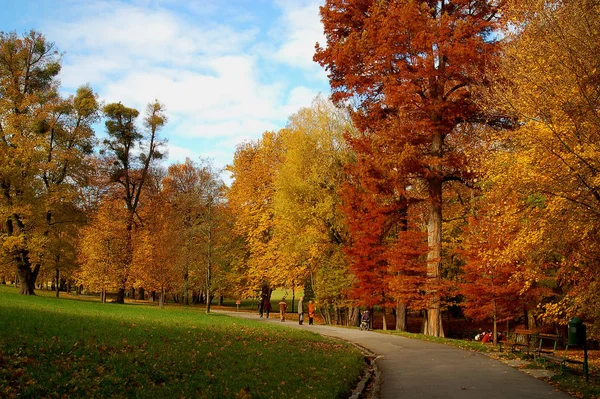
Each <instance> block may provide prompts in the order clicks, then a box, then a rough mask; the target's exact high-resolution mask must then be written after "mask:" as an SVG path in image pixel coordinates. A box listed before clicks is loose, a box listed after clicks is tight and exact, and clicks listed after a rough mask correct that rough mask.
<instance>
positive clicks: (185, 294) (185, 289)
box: [182, 271, 190, 306]
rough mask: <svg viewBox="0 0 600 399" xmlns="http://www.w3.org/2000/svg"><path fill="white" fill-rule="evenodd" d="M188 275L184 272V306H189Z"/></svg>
mask: <svg viewBox="0 0 600 399" xmlns="http://www.w3.org/2000/svg"><path fill="white" fill-rule="evenodd" d="M189 278H190V277H189V274H188V272H187V271H186V272H185V275H184V276H183V294H182V295H183V304H184V305H186V306H187V305H189V304H190V297H189Z"/></svg>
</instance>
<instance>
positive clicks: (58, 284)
mask: <svg viewBox="0 0 600 399" xmlns="http://www.w3.org/2000/svg"><path fill="white" fill-rule="evenodd" d="M55 278H56V285H55V287H56V297H57V298H58V297H59V296H60V283H59V282H60V269H59V268H58V267H57V268H56V277H55Z"/></svg>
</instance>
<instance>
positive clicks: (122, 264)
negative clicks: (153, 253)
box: [76, 198, 131, 302]
mask: <svg viewBox="0 0 600 399" xmlns="http://www.w3.org/2000/svg"><path fill="white" fill-rule="evenodd" d="M126 216H127V211H126V210H125V209H124V208H123V206H122V202H121V201H120V200H119V199H118V198H107V199H106V200H105V201H104V202H103V203H102V205H101V207H100V209H99V210H98V212H97V214H96V215H94V216H93V217H92V220H91V221H90V223H89V224H88V225H87V226H85V227H84V228H83V229H82V230H81V232H80V243H79V251H78V254H79V255H78V261H79V263H80V265H81V268H80V269H79V270H78V272H77V274H76V277H77V281H78V283H80V284H83V285H84V286H85V287H86V288H87V289H88V290H89V291H96V292H98V291H99V292H100V293H101V300H102V302H106V298H107V296H106V294H107V292H109V291H113V290H115V289H117V288H119V286H120V282H121V281H123V279H124V275H126V274H128V272H129V269H128V266H129V265H128V262H131V260H130V258H129V254H128V252H127V249H128V246H129V245H130V244H129V230H128V226H127V223H126V220H127V218H126Z"/></svg>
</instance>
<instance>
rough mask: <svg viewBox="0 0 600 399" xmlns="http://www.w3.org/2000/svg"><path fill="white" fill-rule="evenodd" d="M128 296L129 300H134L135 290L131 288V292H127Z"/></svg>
mask: <svg viewBox="0 0 600 399" xmlns="http://www.w3.org/2000/svg"><path fill="white" fill-rule="evenodd" d="M129 292H130V293H129V295H130V296H131V299H135V288H133V287H131V290H130V291H129Z"/></svg>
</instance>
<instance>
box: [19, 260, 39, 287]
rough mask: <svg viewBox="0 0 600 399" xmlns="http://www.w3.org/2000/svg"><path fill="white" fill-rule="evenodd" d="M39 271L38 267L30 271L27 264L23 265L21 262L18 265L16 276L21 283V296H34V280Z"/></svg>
mask: <svg viewBox="0 0 600 399" xmlns="http://www.w3.org/2000/svg"><path fill="white" fill-rule="evenodd" d="M39 270H40V266H39V265H36V266H35V267H34V269H33V270H31V268H30V266H29V265H28V264H23V263H22V262H21V263H20V264H19V266H18V268H17V274H18V275H19V281H20V283H21V284H20V289H19V292H20V293H21V295H35V280H36V279H37V276H38V272H39Z"/></svg>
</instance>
